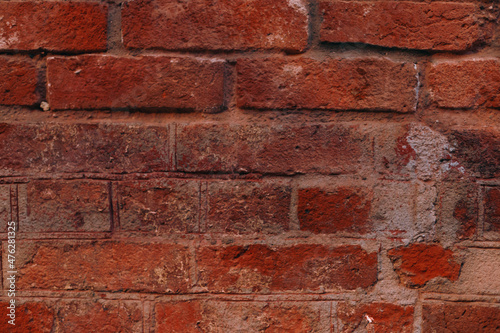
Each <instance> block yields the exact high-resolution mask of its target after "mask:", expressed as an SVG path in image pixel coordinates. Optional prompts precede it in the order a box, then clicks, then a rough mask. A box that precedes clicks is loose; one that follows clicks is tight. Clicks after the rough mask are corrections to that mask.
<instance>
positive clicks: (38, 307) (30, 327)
mask: <svg viewBox="0 0 500 333" xmlns="http://www.w3.org/2000/svg"><path fill="white" fill-rule="evenodd" d="M15 300H16V309H15V325H11V324H9V323H8V320H11V318H10V317H8V314H9V313H10V312H9V311H10V310H9V309H8V308H7V307H8V306H9V303H8V302H1V303H0V316H2V320H0V331H2V332H12V333H17V332H19V333H25V332H37V333H38V332H39V333H50V332H53V330H52V329H53V327H54V317H55V311H54V309H52V308H50V307H49V306H47V305H46V304H44V303H41V302H31V301H28V302H23V303H22V304H19V299H15Z"/></svg>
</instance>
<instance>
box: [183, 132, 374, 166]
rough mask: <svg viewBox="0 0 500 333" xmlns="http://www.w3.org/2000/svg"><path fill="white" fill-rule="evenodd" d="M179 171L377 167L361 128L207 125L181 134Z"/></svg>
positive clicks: (370, 147)
mask: <svg viewBox="0 0 500 333" xmlns="http://www.w3.org/2000/svg"><path fill="white" fill-rule="evenodd" d="M176 146H177V169H178V170H180V171H190V172H195V171H204V172H234V171H237V172H259V173H273V174H293V173H325V174H336V173H355V172H359V171H360V170H363V169H364V168H369V167H370V165H371V164H372V145H371V143H370V141H369V138H368V136H367V135H366V134H364V133H363V132H362V131H361V130H360V128H359V127H358V126H356V125H344V124H336V125H298V126H294V125H279V126H268V125H234V124H231V125H225V124H223V125H208V124H195V125H186V126H182V127H179V128H178V130H177V140H176Z"/></svg>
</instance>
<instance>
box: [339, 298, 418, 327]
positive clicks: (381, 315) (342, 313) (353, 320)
mask: <svg viewBox="0 0 500 333" xmlns="http://www.w3.org/2000/svg"><path fill="white" fill-rule="evenodd" d="M337 316H338V319H339V321H340V325H339V326H340V327H339V328H340V331H339V332H341V333H348V332H349V333H352V332H358V331H360V330H361V329H364V331H365V332H370V333H390V332H399V333H412V332H413V306H401V305H396V304H391V303H379V302H377V303H366V304H359V303H358V304H352V303H340V304H339V306H338V309H337Z"/></svg>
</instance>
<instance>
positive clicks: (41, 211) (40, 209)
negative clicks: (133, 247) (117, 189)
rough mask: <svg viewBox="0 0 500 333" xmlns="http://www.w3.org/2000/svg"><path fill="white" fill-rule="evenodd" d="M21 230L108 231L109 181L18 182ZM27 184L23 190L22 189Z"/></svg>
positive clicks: (109, 222) (109, 220)
mask: <svg viewBox="0 0 500 333" xmlns="http://www.w3.org/2000/svg"><path fill="white" fill-rule="evenodd" d="M21 186H22V188H20V190H19V194H20V195H19V197H20V199H19V202H20V205H25V207H21V209H20V211H21V212H24V211H25V212H26V216H23V215H24V214H21V221H20V222H19V230H20V231H22V232H58V231H109V230H110V226H111V219H110V209H109V191H108V183H106V182H92V181H80V180H76V181H60V180H59V181H52V180H46V181H31V182H30V183H28V184H27V185H20V187H21ZM24 186H26V189H24Z"/></svg>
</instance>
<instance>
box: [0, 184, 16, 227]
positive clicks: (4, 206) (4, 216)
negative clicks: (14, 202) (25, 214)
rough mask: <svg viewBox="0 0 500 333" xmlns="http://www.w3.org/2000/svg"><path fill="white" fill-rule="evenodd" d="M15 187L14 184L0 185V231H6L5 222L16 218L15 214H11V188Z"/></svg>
mask: <svg viewBox="0 0 500 333" xmlns="http://www.w3.org/2000/svg"><path fill="white" fill-rule="evenodd" d="M15 189H16V185H1V186H0V232H7V222H10V221H13V218H16V215H14V216H12V208H11V190H15ZM11 231H12V230H11Z"/></svg>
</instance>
